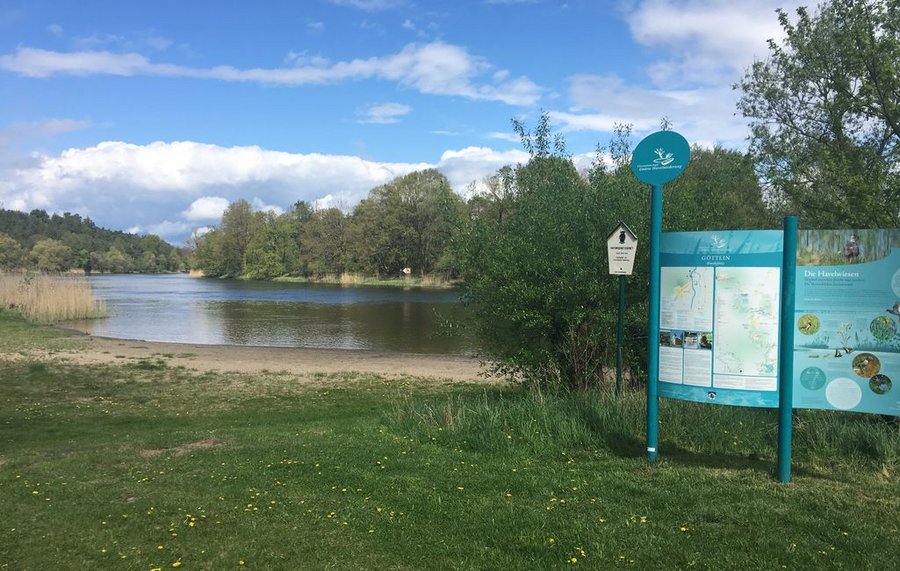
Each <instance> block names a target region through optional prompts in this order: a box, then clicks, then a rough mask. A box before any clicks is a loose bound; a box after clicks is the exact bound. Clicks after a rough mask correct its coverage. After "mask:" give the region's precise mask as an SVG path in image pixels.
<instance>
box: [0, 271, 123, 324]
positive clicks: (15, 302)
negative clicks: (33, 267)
mask: <svg viewBox="0 0 900 571" xmlns="http://www.w3.org/2000/svg"><path fill="white" fill-rule="evenodd" d="M0 307H2V308H11V309H14V310H16V311H18V312H19V313H21V314H22V316H23V317H25V319H28V320H29V321H34V322H37V323H55V322H57V321H65V320H66V319H90V318H95V317H103V316H105V315H106V304H105V303H103V302H98V301H97V300H96V299H95V298H94V294H93V292H92V291H91V285H90V283H89V282H88V281H87V279H85V278H82V277H74V276H66V275H47V274H30V273H25V274H0Z"/></svg>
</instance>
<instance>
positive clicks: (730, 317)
mask: <svg viewBox="0 0 900 571" xmlns="http://www.w3.org/2000/svg"><path fill="white" fill-rule="evenodd" d="M715 283H716V303H715V316H716V318H715V326H714V327H713V330H714V331H715V332H716V334H717V335H716V340H717V351H716V353H715V358H714V360H713V374H714V376H721V378H720V379H718V381H719V382H718V383H717V385H718V386H722V387H725V386H727V387H730V388H750V387H753V388H758V389H761V390H775V388H776V387H777V383H776V380H775V375H776V374H777V372H778V371H777V369H778V335H779V328H780V327H779V307H780V305H779V299H778V296H779V287H780V284H781V271H780V269H779V268H718V269H717V270H716V282H715Z"/></svg>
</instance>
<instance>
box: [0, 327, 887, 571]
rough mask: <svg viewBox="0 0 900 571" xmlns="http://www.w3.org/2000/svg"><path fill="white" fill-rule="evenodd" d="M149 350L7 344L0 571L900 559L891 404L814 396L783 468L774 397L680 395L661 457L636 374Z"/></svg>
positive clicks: (875, 563)
mask: <svg viewBox="0 0 900 571" xmlns="http://www.w3.org/2000/svg"><path fill="white" fill-rule="evenodd" d="M10 323H12V325H11V324H10ZM15 324H16V322H15V321H12V322H10V320H9V319H8V315H6V316H0V347H6V343H7V342H8V341H9V340H10V337H9V336H10V335H11V334H13V333H12V332H15V331H19V332H21V329H20V328H19V326H18V325H15ZM35 331H41V330H35ZM34 335H36V336H40V335H45V334H44V333H35V334H34ZM51 341H52V339H51ZM147 363H148V364H146V365H145V364H142V363H141V362H138V363H135V364H131V365H127V364H123V365H117V366H90V367H76V366H72V365H66V364H62V363H57V362H54V361H39V360H36V361H21V360H11V359H6V358H5V357H4V356H3V355H0V497H2V498H3V517H2V518H0V521H2V523H0V526H2V527H0V569H5V568H9V569H83V568H89V567H94V568H117V569H144V570H146V569H151V568H155V567H160V568H169V569H171V568H172V565H173V563H176V562H180V563H181V564H182V568H184V569H228V568H241V567H244V568H249V569H298V568H309V569H322V568H338V569H554V568H564V567H575V568H578V567H587V568H593V569H611V568H617V567H620V566H621V567H632V568H636V569H664V568H665V569H685V568H700V569H750V568H754V569H756V568H758V569H777V568H781V567H782V566H784V567H786V568H789V569H806V568H808V569H820V568H847V569H868V568H872V569H875V568H893V567H894V565H895V563H896V561H897V556H898V548H897V547H896V546H897V542H896V540H895V539H896V537H897V536H898V533H900V518H898V517H897V513H898V509H900V485H898V481H897V470H898V468H900V465H898V450H900V435H898V429H897V426H896V425H892V424H889V423H886V422H884V421H882V420H881V419H880V418H878V417H871V416H863V415H848V414H821V413H808V414H807V413H804V414H801V415H799V417H798V426H797V438H796V441H795V452H796V455H795V456H796V459H795V464H794V476H795V477H794V482H793V483H791V484H789V485H782V484H779V483H777V482H776V481H775V480H774V478H773V477H772V474H773V472H774V454H775V451H774V440H775V432H774V422H775V419H774V415H773V414H771V413H770V412H767V411H753V410H744V409H737V408H729V407H713V406H703V405H699V404H696V405H695V404H691V403H680V402H675V401H665V400H664V401H662V403H661V429H660V435H661V450H660V458H661V460H660V462H659V463H658V465H656V466H650V465H648V463H647V462H646V461H645V460H644V458H643V452H642V450H643V436H642V414H643V402H642V399H641V398H640V396H639V395H629V396H627V397H626V398H624V399H623V400H622V401H621V402H615V401H614V400H610V399H608V398H604V397H601V396H589V395H575V394H561V395H548V394H541V393H535V392H527V391H518V390H512V389H503V388H488V389H485V388H484V387H478V386H471V385H470V386H465V385H440V384H434V383H426V382H423V381H420V380H418V379H400V380H385V379H381V378H378V377H373V376H369V375H361V374H345V375H315V376H313V377H312V378H310V379H298V378H296V377H293V376H290V375H285V374H276V373H270V374H262V375H256V376H244V375H232V374H219V373H216V374H212V373H210V374H197V373H192V372H189V371H187V370H186V369H183V368H180V367H175V366H172V365H173V364H172V363H170V364H169V366H166V367H162V366H157V365H158V362H155V361H148V362H147ZM582 552H583V553H582ZM572 558H575V559H576V560H577V561H576V562H573V561H572ZM242 561H243V563H244V564H243V565H241V562H242Z"/></svg>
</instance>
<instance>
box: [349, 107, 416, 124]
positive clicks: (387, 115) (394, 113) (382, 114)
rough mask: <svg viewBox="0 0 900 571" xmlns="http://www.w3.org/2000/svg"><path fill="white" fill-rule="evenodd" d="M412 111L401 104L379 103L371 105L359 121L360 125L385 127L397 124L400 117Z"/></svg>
mask: <svg viewBox="0 0 900 571" xmlns="http://www.w3.org/2000/svg"><path fill="white" fill-rule="evenodd" d="M410 111H412V107H410V106H409V105H403V104H402V103H380V104H378V105H372V106H370V107H369V108H368V109H366V110H365V112H364V113H363V115H364V117H363V118H362V119H360V120H359V122H360V123H375V124H379V125H387V124H390V123H398V122H399V121H400V117H403V116H404V115H406V114H408V113H409V112H410Z"/></svg>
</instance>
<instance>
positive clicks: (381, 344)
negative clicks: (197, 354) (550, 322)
mask: <svg viewBox="0 0 900 571" xmlns="http://www.w3.org/2000/svg"><path fill="white" fill-rule="evenodd" d="M88 279H90V282H91V286H92V287H93V289H94V293H95V295H96V296H97V297H98V298H100V299H102V300H104V301H105V302H106V304H107V308H108V312H109V317H107V318H104V319H98V320H91V321H78V322H72V323H70V324H68V326H70V327H73V328H75V329H79V330H81V331H84V332H86V333H90V334H93V335H99V336H103V337H114V338H120V339H136V340H146V341H160V342H174V343H197V344H206V345H249V346H269V347H304V348H315V349H356V350H369V351H387V352H403V353H435V354H451V355H453V354H456V355H465V354H471V353H472V352H473V351H474V345H473V343H472V342H471V340H469V339H466V338H464V337H461V336H459V335H447V334H446V331H447V330H448V328H446V327H444V325H445V324H446V323H447V322H449V321H460V320H463V319H464V318H465V312H466V309H465V308H464V307H463V306H462V305H461V304H460V303H459V294H458V292H457V291H454V290H452V289H431V288H417V287H408V288H393V287H372V286H338V285H325V284H308V283H307V284H299V283H289V282H275V281H248V280H223V279H194V278H190V277H188V276H187V275H186V274H154V275H134V274H130V275H96V276H90V277H89V278H88ZM452 329H454V330H458V328H452Z"/></svg>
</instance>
